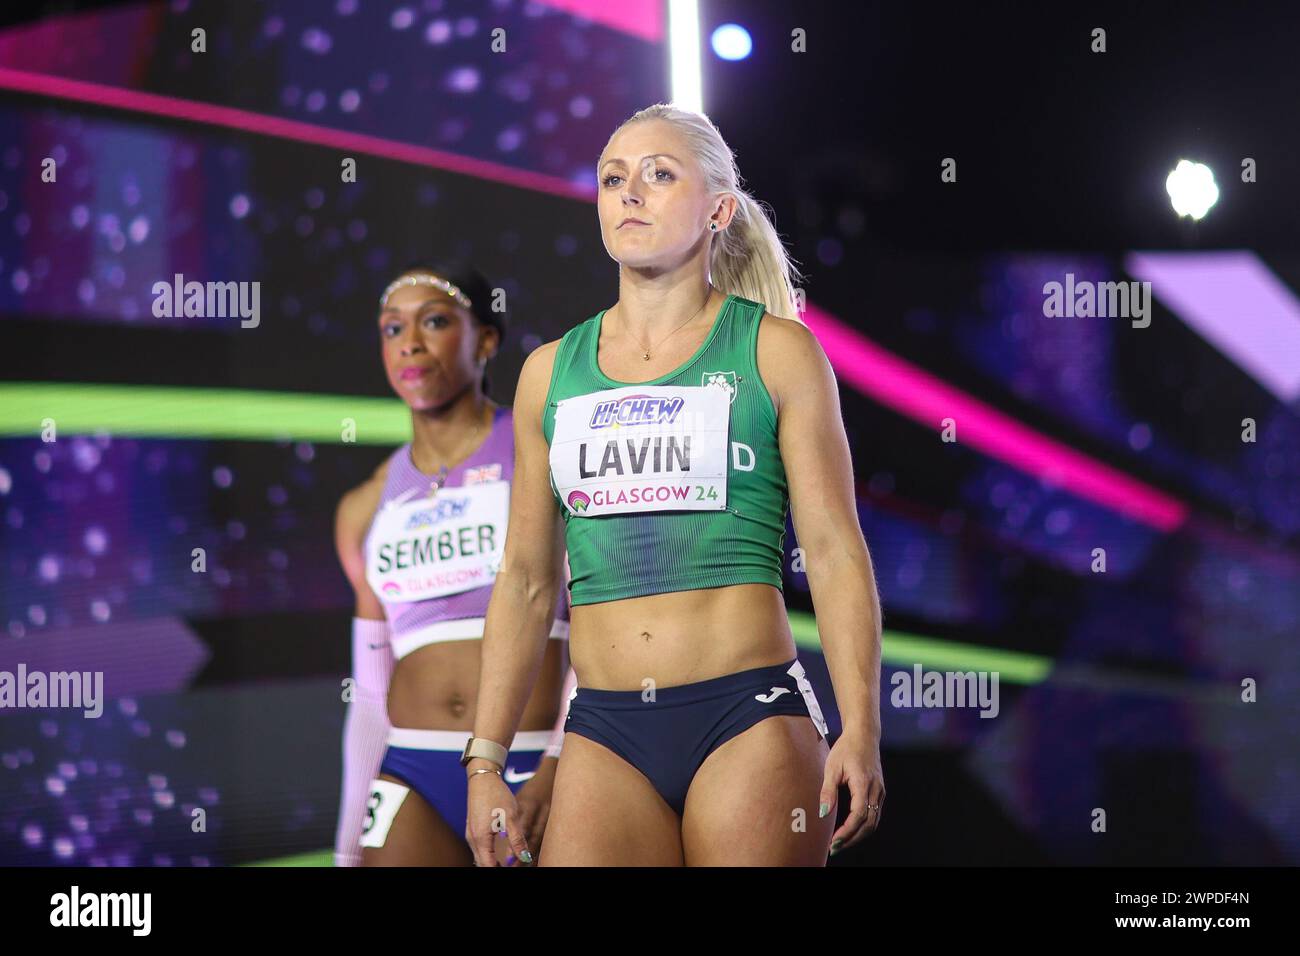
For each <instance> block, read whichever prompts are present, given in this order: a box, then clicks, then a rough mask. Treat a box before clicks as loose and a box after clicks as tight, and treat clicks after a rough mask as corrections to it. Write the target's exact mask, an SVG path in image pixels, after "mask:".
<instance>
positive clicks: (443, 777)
mask: <svg viewBox="0 0 1300 956" xmlns="http://www.w3.org/2000/svg"><path fill="white" fill-rule="evenodd" d="M469 736H470V735H469V732H468V731H448V730H409V729H405V728H400V727H394V728H392V729H391V730H390V731H389V734H388V749H387V750H385V751H384V761H383V763H382V764H380V766H379V772H380V773H381V774H388V775H389V776H390V777H396V778H397V779H398V780H400V781H402V783H404V784H405V785H406V786H407V787H408V788H409V789H411V790H413V791H414V792H415V793H418V794H419V795H420V798H421V799H423V800H424V802H425V803H427V804H428V805H429V806H431V807H433V809H434V811H435V812H436V813H437V814H438V816H440V817H442V818H443V819H444V820H446V821H447V825H448V826H449V827H451V830H452V832H453V833H455V834H456V835H457V836H463V835H464V834H465V805H466V802H467V800H468V799H469V782H468V778H466V776H465V768H464V767H462V766H461V765H460V758H461V754H463V753H464V752H465V743H466V741H468V740H469ZM550 738H551V731H549V730H532V731H521V732H520V733H518V734H516V735H515V739H514V741H513V743H512V745H511V747H510V757H509V759H507V761H506V766H505V769H504V770H503V771H502V774H501V776H502V779H504V780H505V782H506V785H507V786H508V787H510V789H511V790H512V791H514V792H516V793H517V792H518V791H519V788H520V787H522V786H523V785H524V782H525V781H527V780H528V779H529V778H530V777H532V775H533V774H534V772H536V770H537V766H538V764H540V763H541V762H542V758H543V757H544V756H545V750H546V745H547V744H548V743H549V742H550ZM378 783H382V781H376V784H378ZM386 797H387V794H386V793H385V788H383V787H377V786H375V785H372V793H371V798H370V801H371V807H370V809H371V813H370V817H373V816H374V815H375V814H374V809H375V808H376V807H377V806H378V804H379V802H380V801H381V800H383V799H385V798H386ZM390 799H391V798H390ZM397 809H400V802H399V806H398V807H397V808H393V809H392V810H391V815H390V816H389V817H388V818H387V819H386V820H381V821H380V826H381V830H382V832H379V833H375V834H373V835H371V828H370V827H366V832H365V833H363V835H362V845H363V846H383V841H384V840H385V839H386V837H387V831H388V827H389V825H391V823H392V817H393V816H396V813H397ZM368 836H369V837H370V841H369V842H367V837H368Z"/></svg>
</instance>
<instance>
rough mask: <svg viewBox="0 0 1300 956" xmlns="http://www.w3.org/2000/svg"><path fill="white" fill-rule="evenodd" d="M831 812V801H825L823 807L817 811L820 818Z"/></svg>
mask: <svg viewBox="0 0 1300 956" xmlns="http://www.w3.org/2000/svg"><path fill="white" fill-rule="evenodd" d="M830 812H831V805H830V804H829V803H823V804H822V805H821V809H820V810H818V811H817V817H818V819H820V818H821V817H824V816H826V814H828V813H830Z"/></svg>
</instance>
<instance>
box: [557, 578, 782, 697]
mask: <svg viewBox="0 0 1300 956" xmlns="http://www.w3.org/2000/svg"><path fill="white" fill-rule="evenodd" d="M571 614H572V624H571V629H570V632H569V643H570V650H569V653H570V654H571V655H572V659H573V669H574V671H575V672H576V673H577V675H578V686H579V687H589V688H595V689H600V690H642V689H644V688H645V687H646V686H648V685H646V684H645V683H644V682H645V681H646V680H647V679H649V680H653V681H654V686H656V687H675V686H677V685H679V684H691V683H695V682H697V681H703V680H709V679H711V678H714V677H722V676H724V675H726V674H734V673H736V672H737V671H743V670H749V669H751V668H755V667H766V666H768V665H771V664H781V663H784V662H785V661H788V660H791V659H793V658H794V656H795V646H794V638H793V636H792V635H791V634H790V625H789V620H788V619H787V618H786V613H785V602H784V601H783V600H782V598H781V592H780V591H778V590H777V589H776V588H774V587H772V586H771V585H770V584H733V585H728V586H727V587H720V588H700V589H697V590H694V591H673V592H670V593H668V594H653V595H647V596H645V597H638V598H627V599H624V600H621V601H606V602H604V603H601V604H581V605H578V606H577V607H574V608H573V609H572V611H571Z"/></svg>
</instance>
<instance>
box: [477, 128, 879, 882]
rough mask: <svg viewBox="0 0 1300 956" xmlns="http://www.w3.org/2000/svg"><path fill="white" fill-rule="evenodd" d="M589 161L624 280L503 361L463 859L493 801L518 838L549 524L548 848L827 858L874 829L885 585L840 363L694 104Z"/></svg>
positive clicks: (489, 838)
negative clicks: (497, 471) (557, 750)
mask: <svg viewBox="0 0 1300 956" xmlns="http://www.w3.org/2000/svg"><path fill="white" fill-rule="evenodd" d="M597 176H598V179H599V194H598V197H599V198H598V212H599V218H600V227H601V234H602V237H603V239H604V242H605V248H606V249H607V251H608V252H609V254H610V256H611V257H612V258H614V259H616V260H617V261H618V262H619V297H618V301H617V302H616V303H615V305H614V306H613V307H612V308H610V309H606V310H604V311H602V312H600V313H599V314H597V315H595V316H593V317H592V318H590V319H588V320H587V321H585V322H583V323H582V324H580V325H578V326H577V327H576V328H573V329H571V330H570V331H569V332H568V333H567V334H565V335H564V337H563V338H562V339H560V340H558V341H555V342H550V343H548V344H546V345H543V346H542V347H540V348H538V349H537V350H536V351H534V352H533V353H532V354H531V355H530V356H529V358H528V360H527V361H526V363H525V365H524V368H523V372H522V374H521V378H520V381H519V386H518V392H517V395H516V402H515V406H514V407H515V420H514V425H515V481H514V492H513V497H512V499H511V508H510V533H509V535H508V537H507V540H506V548H505V555H504V558H503V561H502V565H501V570H500V573H499V574H498V576H497V579H496V587H495V590H494V591H493V594H492V600H491V603H490V605H489V608H488V612H487V626H486V630H485V632H484V641H483V667H482V670H481V676H480V679H479V705H478V712H477V715H476V717H475V720H474V739H473V740H472V741H471V742H470V745H469V747H467V749H466V754H467V760H466V763H465V766H466V772H467V774H468V777H469V785H468V786H469V822H468V833H467V836H468V839H469V842H470V845H471V847H472V849H473V851H474V855H475V858H476V862H477V863H478V864H479V865H495V864H497V863H498V862H500V852H499V850H497V849H496V848H494V840H493V838H494V834H495V833H496V832H497V831H499V830H501V829H505V830H506V831H507V832H508V833H509V835H510V844H511V847H512V850H513V852H514V854H516V855H519V856H522V855H523V854H525V853H529V848H528V847H527V846H526V837H525V835H524V834H523V833H521V832H520V826H519V823H518V817H517V813H518V811H517V805H516V802H515V800H514V798H513V796H512V794H511V793H510V790H509V789H508V788H507V787H506V785H505V783H504V782H503V780H502V776H501V774H502V770H503V766H502V765H503V762H504V759H505V758H504V756H503V753H504V750H503V748H502V746H501V745H502V744H503V743H504V742H507V741H509V740H510V739H511V737H512V736H513V735H514V732H515V727H516V726H517V724H518V722H519V719H520V715H521V713H522V712H523V710H524V706H525V702H526V701H527V699H528V697H529V694H530V689H531V688H532V687H533V686H534V683H535V681H536V679H537V675H538V672H539V666H540V665H541V664H542V659H543V651H544V648H545V644H546V642H545V637H546V633H547V628H548V627H549V623H548V622H549V621H550V619H551V616H552V614H553V608H554V604H555V594H556V591H557V589H558V588H559V587H560V584H559V580H560V571H561V561H562V556H563V554H564V549H565V546H566V543H567V548H568V563H569V567H570V573H571V575H572V579H571V583H570V585H569V591H570V599H571V603H572V628H571V641H570V645H571V653H572V657H573V666H574V669H575V670H576V672H577V679H578V689H577V690H576V692H575V694H574V696H573V697H572V698H571V700H570V704H569V715H568V719H567V722H566V724H565V727H566V730H567V734H566V736H565V744H564V755H563V757H562V759H561V760H560V765H559V768H558V771H557V775H556V780H555V789H554V793H553V800H552V806H551V816H550V822H549V825H548V829H547V834H546V842H545V844H544V846H543V848H542V851H541V860H540V862H541V863H543V864H545V865H548V866H549V865H556V866H564V865H682V864H685V865H816V866H819V865H824V864H825V862H826V857H827V852H828V849H829V850H830V851H831V852H835V851H837V850H838V849H840V848H843V847H847V846H851V845H852V844H854V843H856V842H857V841H859V840H860V839H862V838H863V837H864V836H866V835H867V834H868V833H869V832H871V831H872V830H874V829H875V827H876V826H877V825H878V824H879V821H880V812H881V804H882V802H883V800H884V796H885V788H884V782H883V774H882V772H881V767H880V707H879V672H880V608H879V600H878V597H877V594H876V585H875V578H874V573H873V569H872V565H871V560H870V557H869V555H868V552H867V547H866V543H865V541H864V540H863V536H862V532H861V529H860V527H859V524H858V520H857V512H856V507H855V502H854V494H853V475H852V462H851V459H850V456H849V449H848V442H847V439H846V437H845V432H844V426H843V422H842V419H841V414H840V407H839V400H838V394H837V392H836V382H835V378H834V374H833V372H832V371H831V368H830V365H829V363H828V361H827V359H826V356H825V354H824V352H823V351H822V349H821V347H820V345H819V344H818V342H817V340H816V338H814V336H813V335H812V334H811V333H810V332H809V330H808V329H807V327H805V326H804V325H803V324H802V323H800V322H798V321H795V320H794V319H793V318H792V317H793V316H795V315H796V314H797V312H796V310H795V306H794V302H793V295H792V289H793V285H792V282H791V272H790V270H791V266H790V264H789V260H788V258H787V256H786V254H785V250H784V248H783V247H782V245H781V242H780V240H779V238H778V237H777V235H776V232H775V230H774V229H773V227H772V224H771V223H770V222H769V220H768V218H767V216H766V214H765V212H764V210H763V209H762V208H761V207H760V206H759V205H758V204H757V202H756V201H755V200H754V199H753V198H752V197H751V196H750V195H749V194H748V193H747V192H745V191H743V190H742V189H741V188H740V186H739V182H738V174H737V172H736V168H735V165H734V158H733V156H732V154H731V151H730V149H729V148H728V147H727V146H726V144H725V143H724V142H723V140H722V138H721V136H720V135H719V133H718V131H717V129H716V128H715V127H714V126H713V124H712V123H711V122H710V121H709V120H708V119H707V118H705V117H703V116H701V115H699V114H696V113H691V112H687V111H683V110H680V109H677V108H674V107H671V106H665V105H662V104H661V105H657V106H653V107H650V108H649V109H646V110H643V111H641V112H639V113H637V114H636V115H634V116H633V117H632V118H631V119H629V120H628V121H627V122H626V123H624V124H623V126H621V127H620V128H619V129H618V130H617V131H616V132H615V134H614V135H613V137H612V138H611V139H610V141H609V143H608V144H607V145H606V147H605V150H604V152H603V154H602V155H601V157H600V164H599V166H598V171H597ZM787 504H788V506H789V509H790V512H791V514H792V515H793V519H794V526H795V530H796V532H797V535H798V540H799V545H800V547H801V548H802V549H803V551H804V554H805V557H806V564H807V573H808V580H809V585H810V588H811V591H812V597H813V601H814V604H815V606H816V610H817V619H818V628H819V631H820V633H821V640H822V645H823V647H824V649H825V654H826V660H827V664H828V666H829V669H830V674H831V678H832V682H833V685H834V690H835V697H836V703H837V704H838V706H839V710H840V714H841V717H842V719H843V733H842V735H841V736H840V737H839V739H838V740H837V741H836V742H835V746H834V747H833V748H830V749H829V751H828V748H827V743H826V741H825V735H826V725H825V723H824V721H823V720H822V714H821V710H820V708H819V707H818V704H817V701H816V699H815V698H814V696H813V693H812V688H811V687H810V686H809V684H808V681H807V679H806V677H805V676H804V672H803V669H802V667H801V666H800V664H799V662H798V660H797V659H796V658H795V645H794V641H793V638H792V636H791V633H790V628H789V622H788V619H787V616H786V609H785V605H784V602H783V600H782V593H781V586H782V576H781V561H782V555H783V538H784V531H785V517H786V513H787V510H786V509H787ZM552 679H553V678H552ZM841 784H844V785H847V787H848V790H849V793H850V794H851V798H852V799H851V806H850V808H849V813H848V814H847V818H846V819H845V821H844V823H843V824H842V825H841V826H840V827H839V828H838V829H836V828H835V816H834V811H835V803H836V800H837V796H838V788H839V786H840V785H841Z"/></svg>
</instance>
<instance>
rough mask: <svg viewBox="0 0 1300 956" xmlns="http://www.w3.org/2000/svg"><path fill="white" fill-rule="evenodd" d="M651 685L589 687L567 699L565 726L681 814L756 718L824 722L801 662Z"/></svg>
mask: <svg viewBox="0 0 1300 956" xmlns="http://www.w3.org/2000/svg"><path fill="white" fill-rule="evenodd" d="M645 693H647V692H646V691H639V690H590V689H588V688H585V687H579V688H578V689H577V690H576V691H575V692H574V694H573V696H572V697H571V698H570V703H569V717H568V720H567V721H566V722H565V725H564V729H565V731H566V732H567V733H572V734H577V735H579V736H580V737H586V738H587V739H588V740H594V741H596V743H598V744H603V745H604V746H606V747H608V748H609V749H610V750H612V751H614V753H616V754H618V755H619V756H620V757H622V758H623V759H624V760H626V761H627V762H628V763H630V764H631V765H632V766H634V767H636V768H637V769H638V770H640V771H641V772H642V773H643V774H645V776H646V778H647V779H649V781H650V783H651V784H652V785H653V786H654V788H655V790H657V791H658V792H659V795H660V796H661V797H663V798H664V802H665V803H667V804H668V806H670V807H672V809H673V811H674V812H675V813H676V814H677V815H678V816H681V814H682V810H683V809H685V807H686V791H687V790H688V789H690V786H691V780H692V779H693V778H694V777H695V772H696V771H697V770H699V769H700V765H701V764H703V763H704V761H705V760H706V759H707V758H708V756H709V754H711V753H713V751H715V750H717V749H718V748H719V747H721V746H722V745H723V744H725V743H726V742H727V741H728V740H730V739H731V738H732V737H735V736H737V735H738V734H742V733H744V732H745V731H746V730H748V729H749V728H750V727H752V726H754V724H756V723H758V722H759V721H760V720H763V719H764V718H767V717H773V716H776V715H778V714H794V715H798V716H801V717H809V718H811V719H812V722H813V724H814V725H815V726H816V727H817V732H818V733H819V734H821V735H822V737H823V738H824V737H825V736H826V732H827V731H826V721H825V720H824V719H823V718H822V711H821V707H820V706H818V704H817V697H816V696H815V695H814V694H813V689H812V685H811V684H809V683H808V678H807V677H806V676H805V675H804V670H803V665H802V664H800V663H799V662H798V661H797V660H794V661H790V662H788V663H785V664H774V665H772V666H770V667H756V668H754V669H753V670H748V671H741V672H740V673H737V674H727V675H725V676H723V677H715V678H713V679H712V680H706V681H700V682H699V683H696V684H682V685H681V686H679V687H663V688H658V689H656V690H655V694H654V700H653V701H647V700H645V699H643V696H642V695H643V694H645Z"/></svg>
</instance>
